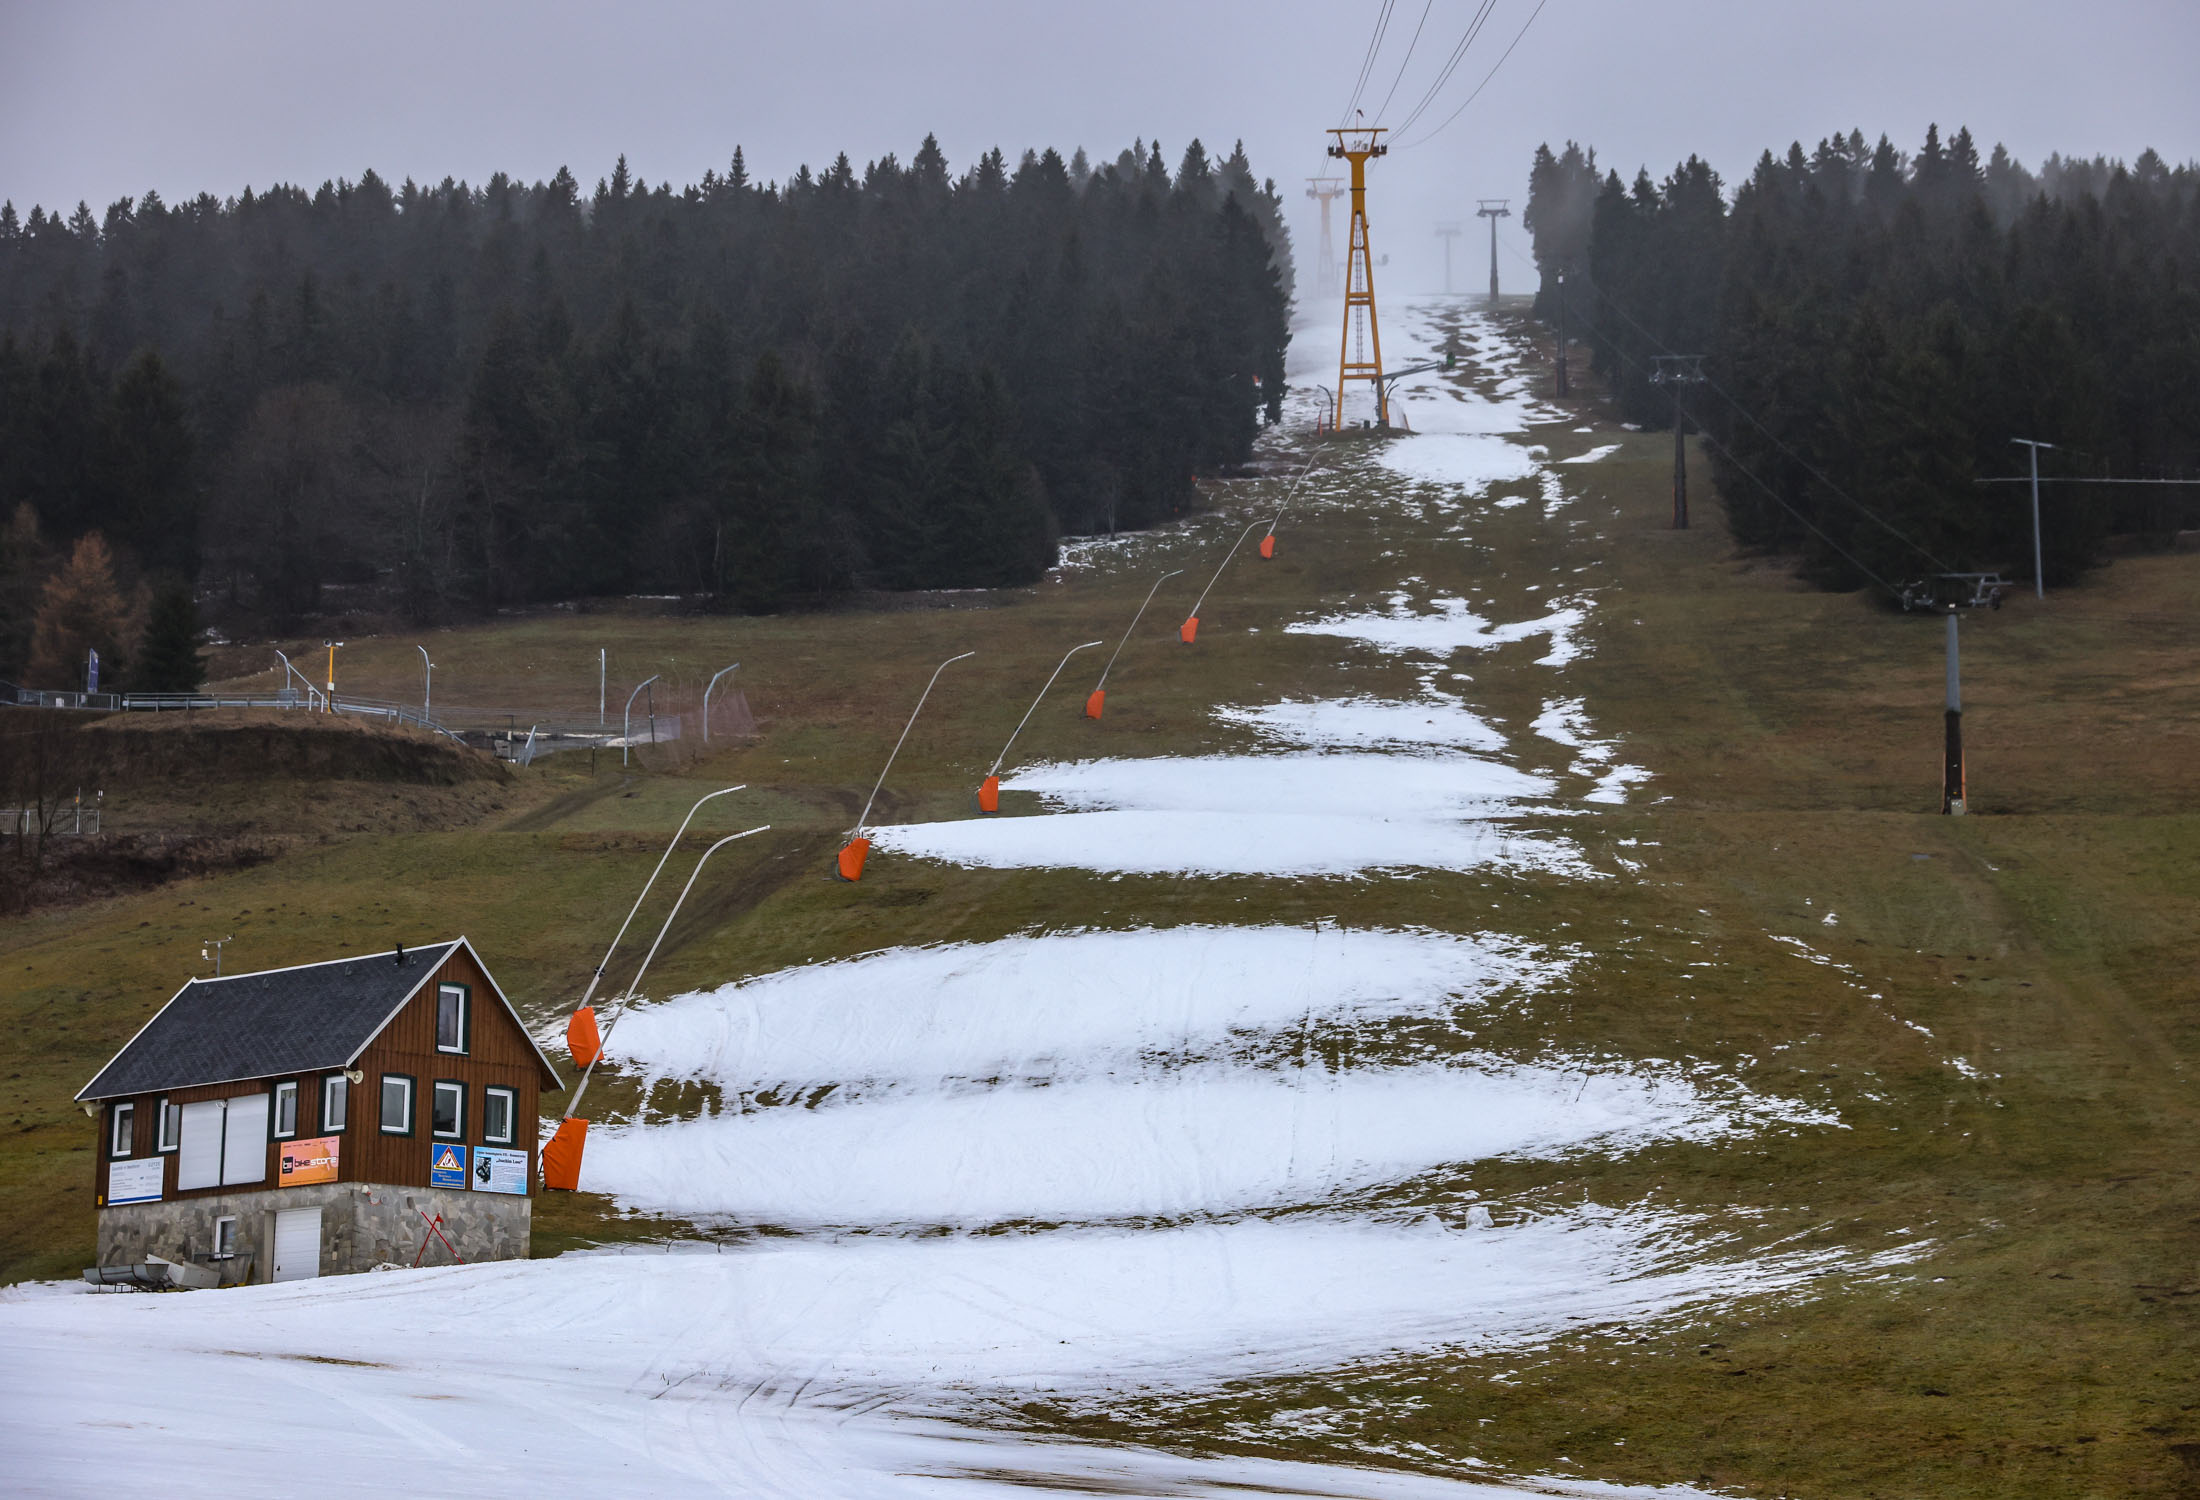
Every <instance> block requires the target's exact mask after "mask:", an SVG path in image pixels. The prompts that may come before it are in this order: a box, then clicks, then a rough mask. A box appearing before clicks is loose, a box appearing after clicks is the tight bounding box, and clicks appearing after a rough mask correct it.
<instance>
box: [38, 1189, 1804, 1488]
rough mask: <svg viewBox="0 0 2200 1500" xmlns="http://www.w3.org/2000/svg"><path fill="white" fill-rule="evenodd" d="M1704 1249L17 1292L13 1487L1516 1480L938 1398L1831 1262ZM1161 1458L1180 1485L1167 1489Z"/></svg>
mask: <svg viewBox="0 0 2200 1500" xmlns="http://www.w3.org/2000/svg"><path fill="white" fill-rule="evenodd" d="M1705 1248H1706V1245H1705V1242H1704V1241H1703V1240H1702V1239H1701V1237H1700V1236H1699V1235H1697V1234H1696V1233H1695V1232H1694V1231H1693V1230H1692V1229H1691V1227H1690V1226H1689V1225H1688V1224H1687V1223H1686V1221H1683V1220H1680V1219H1678V1218H1674V1217H1670V1216H1660V1215H1653V1214H1646V1213H1641V1212H1629V1213H1609V1212H1604V1211H1599V1210H1583V1211H1581V1212H1578V1213H1575V1214H1572V1215H1568V1216H1566V1217H1563V1218H1551V1219H1540V1220H1529V1221H1525V1222H1522V1223H1519V1224H1516V1225H1512V1226H1509V1227H1503V1228H1492V1229H1479V1230H1477V1229H1466V1230H1461V1229H1449V1228H1445V1227H1442V1226H1440V1225H1438V1224H1435V1223H1433V1222H1431V1221H1425V1220H1424V1221H1421V1222H1417V1223H1406V1224H1366V1223H1340V1222H1334V1221H1322V1222H1314V1223H1299V1224H1270V1223H1263V1222H1258V1221H1252V1222H1244V1223H1236V1224H1226V1225H1202V1226H1196V1227H1192V1228H1184V1229H1166V1230H1150V1231H1143V1232H1137V1233H1127V1234H1125V1233H1100V1232H1071V1233H1061V1234H1048V1235H989V1236H946V1237H935V1238H928V1239H923V1240H914V1241H910V1240H884V1239H878V1238H863V1237H858V1238H853V1239H844V1240H839V1241H832V1242H819V1241H801V1242H793V1243H784V1242H779V1243H774V1242H766V1243H765V1244H763V1245H758V1246H751V1247H747V1248H744V1249H741V1250H738V1251H735V1252H732V1253H727V1254H723V1255H720V1254H710V1253H693V1252H692V1251H689V1252H679V1253H671V1254H667V1253H663V1252H657V1253H641V1254H602V1255H592V1256H578V1257H566V1258H563V1259H560V1260H557V1261H550V1262H541V1261H537V1262H528V1261H516V1262H500V1263H491V1264H485V1265H481V1266H468V1267H454V1268H450V1269H444V1270H427V1271H402V1272H394V1273H386V1274H384V1275H379V1276H364V1277H346V1278H342V1279H341V1280H330V1281H324V1282H302V1283H291V1284H285V1285H280V1286H255V1287H248V1288H243V1289H239V1290H235V1291H229V1292H224V1293H222V1294H221V1295H220V1296H212V1295H207V1296H185V1297H128V1296H109V1297H97V1296H81V1297H51V1298H44V1299H36V1300H26V1301H20V1302H11V1303H8V1304H5V1305H0V1342H4V1343H5V1345H6V1347H7V1348H8V1349H9V1350H10V1353H11V1357H10V1358H9V1359H8V1360H6V1361H4V1362H0V1434H4V1435H5V1437H6V1439H7V1440H8V1443H9V1451H10V1454H11V1462H10V1472H11V1474H12V1476H13V1477H12V1478H11V1481H10V1489H11V1492H12V1493H15V1494H22V1495H54V1496H61V1495H67V1496H74V1495H79V1494H82V1493H85V1492H86V1490H87V1489H90V1488H98V1489H101V1490H106V1489H109V1488H113V1489H119V1490H127V1491H132V1492H134V1491H149V1492H150V1491H157V1492H158V1493H161V1494H164V1495H208V1496H213V1495H238V1494H246V1495H283V1494H290V1493H295V1491H296V1486H297V1479H296V1475H297V1468H296V1466H297V1463H298V1452H297V1449H296V1443H297V1440H298V1439H297V1426H296V1419H297V1413H298V1412H299V1411H300V1410H301V1409H303V1410H307V1411H312V1412H315V1413H318V1414H319V1415H320V1418H321V1420H318V1421H316V1423H315V1426H314V1442H315V1444H316V1449H315V1460H314V1468H315V1478H314V1481H313V1487H314V1488H316V1489H317V1490H320V1491H323V1492H327V1493H357V1494H368V1493H372V1494H385V1493H388V1491H389V1490H390V1488H391V1486H392V1481H391V1479H390V1469H389V1463H390V1456H391V1453H392V1451H393V1449H396V1448H402V1449H403V1450H404V1451H406V1452H408V1453H409V1454H411V1455H412V1456H413V1457H414V1458H415V1459H416V1460H418V1461H420V1462H425V1463H432V1464H433V1465H434V1473H435V1482H436V1487H437V1488H439V1489H450V1490H459V1491H469V1492H470V1491H475V1490H483V1489H487V1488H490V1487H492V1486H494V1487H496V1488H498V1489H502V1488H508V1487H509V1485H510V1484H511V1482H512V1481H513V1477H514V1476H515V1475H520V1474H528V1473H534V1474H542V1473H553V1474H555V1475H557V1476H558V1478H559V1479H560V1481H561V1482H562V1483H563V1484H565V1485H566V1486H568V1487H578V1488H581V1489H582V1490H583V1491H584V1492H590V1493H599V1494H616V1495H621V1496H659V1495H664V1496H671V1495H692V1494H730V1495H770V1496H788V1497H794V1496H800V1497H824V1500H831V1497H870V1496H889V1497H898V1496H945V1495H960V1494H968V1493H971V1492H972V1490H973V1488H998V1489H1000V1490H1002V1491H1004V1492H1018V1493H1021V1492H1024V1491H1025V1488H1026V1486H1027V1485H1028V1484H1033V1483H1039V1482H1040V1481H1042V1480H1044V1479H1045V1478H1046V1477H1047V1476H1079V1475H1087V1476H1092V1477H1093V1479H1094V1480H1098V1479H1099V1478H1100V1477H1101V1476H1104V1475H1108V1474H1111V1473H1112V1474H1120V1475H1123V1476H1125V1477H1126V1478H1127V1479H1128V1480H1129V1484H1128V1486H1127V1487H1125V1488H1122V1489H1120V1490H1119V1489H1117V1488H1116V1487H1114V1486H1112V1485H1102V1486H1100V1487H1102V1488H1105V1489H1106V1491H1107V1492H1109V1493H1119V1492H1120V1493H1130V1494H1140V1493H1143V1494H1163V1493H1166V1494H1182V1495H1216V1496H1219V1495H1223V1494H1242V1493H1244V1492H1245V1490H1246V1489H1247V1488H1249V1487H1251V1488H1258V1489H1259V1490H1260V1492H1262V1493H1276V1494H1284V1495H1289V1494H1295V1493H1304V1494H1309V1495H1324V1496H1366V1497H1370V1500H1374V1497H1379V1496H1400V1497H1404V1496H1428V1497H1437V1496H1453V1497H1460V1500H1465V1497H1469V1496H1490V1497H1496V1496H1502V1495H1516V1494H1517V1493H1518V1491H1517V1490H1511V1489H1502V1490H1501V1489H1489V1488H1484V1487H1479V1486H1472V1485H1466V1484H1461V1483H1459V1482H1457V1481H1446V1480H1440V1479H1433V1478H1425V1477H1421V1476H1413V1475H1383V1474H1379V1473H1374V1472H1369V1471H1359V1470H1352V1469H1336V1468H1330V1467H1326V1466H1314V1465H1303V1464H1280V1463H1265V1462H1261V1461H1257V1460H1244V1459H1215V1460H1190V1459H1177V1458H1171V1457H1168V1456H1166V1455H1161V1454H1156V1453H1150V1452H1142V1451H1140V1450H1136V1449H1128V1450H1126V1449H1120V1448H1097V1447H1088V1446H1085V1445H1078V1444H1071V1443H1048V1442H1044V1441H1032V1440H1028V1439H1023V1438H1018V1437H1014V1436H1009V1435H1004V1434H997V1433H990V1432H986V1431H983V1430H980V1429H975V1428H969V1427H960V1426H953V1425H949V1424H948V1423H946V1422H944V1421H940V1420H938V1419H939V1418H942V1417H945V1416H948V1415H952V1414H956V1413H968V1412H970V1411H972V1410H974V1409H980V1408H982V1407H983V1406H984V1405H986V1404H997V1403H1001V1402H1020V1401H1025V1400H1030V1399H1033V1398H1035V1397H1040V1396H1052V1397H1056V1398H1062V1399H1071V1400H1074V1399H1077V1398H1078V1397H1080V1396H1086V1395H1093V1396H1104V1395H1106V1394H1109V1393H1113V1392H1122V1391H1133V1392H1136V1391H1151V1392H1157V1393H1160V1392H1170V1391H1180V1390H1188V1389H1197V1388H1203V1387H1207V1386H1210V1385H1212V1384H1213V1383H1215V1382H1217V1381H1221V1380H1227V1379H1231V1378H1238V1377H1247V1376H1257V1375H1261V1374H1268V1373H1282V1372H1292V1371H1299V1370H1307V1369H1320V1368H1326V1367H1330V1366H1334V1365H1336V1364H1338V1363H1341V1362H1343V1361H1346V1360H1349V1359H1353V1358H1355V1357H1361V1356H1364V1355H1367V1354H1370V1353H1381V1354H1408V1353H1415V1352H1427V1351H1433V1350H1439V1349H1445V1348H1453V1347H1471V1348H1476V1349H1485V1350H1486V1349H1502V1348H1506V1347H1511V1346H1517V1345H1520V1344H1523V1343H1529V1342H1536V1341H1542V1340H1546V1339H1548V1338H1551V1337H1553V1336H1555V1335H1557V1334H1559V1333H1561V1332H1563V1331H1565V1330H1566V1329H1568V1328H1571V1327H1576V1326H1579V1325H1580V1324H1581V1323H1584V1322H1604V1321H1613V1320H1625V1321H1629V1322H1635V1321H1641V1320H1646V1319H1654V1318H1659V1317H1665V1316H1672V1315H1675V1314H1678V1313H1683V1312H1685V1311H1686V1310H1687V1309H1689V1308H1692V1307H1698V1306H1701V1305H1703V1304H1705V1303H1706V1302H1710V1301H1723V1300H1726V1299H1729V1298H1732V1297H1735V1296H1738V1295H1744V1294H1749V1293H1755V1292H1765V1291H1774V1290H1778V1289H1780V1288H1782V1287H1785V1286H1789V1285H1792V1284H1794V1282H1795V1281H1796V1280H1797V1279H1798V1278H1799V1277H1802V1276H1806V1275H1809V1274H1811V1273H1813V1272H1814V1271H1819V1270H1822V1269H1823V1268H1824V1265H1825V1261H1824V1258H1823V1257H1821V1258H1817V1259H1812V1258H1810V1257H1805V1256H1801V1255H1790V1256H1773V1257H1766V1258H1760V1259H1758V1260H1756V1261H1754V1262H1752V1263H1749V1264H1746V1265H1744V1264H1740V1263H1736V1262H1732V1261H1726V1260H1720V1259H1716V1258H1710V1259H1707V1258H1706V1257H1705V1255H1704V1253H1703V1252H1704V1250H1705ZM1310 1287H1320V1288H1322V1295H1321V1296H1319V1297H1309V1296H1308V1295H1307V1289H1308V1288H1310ZM459 1330H479V1331H480V1336H478V1337H473V1336H465V1337H461V1336H454V1331H459ZM492 1331H493V1332H492ZM240 1345H243V1346H247V1347H243V1348H240ZM439 1403H449V1404H447V1405H446V1404H439ZM1164 1474H1167V1475H1174V1476H1177V1478H1178V1482H1180V1483H1181V1486H1182V1487H1181V1488H1179V1487H1176V1484H1172V1485H1171V1486H1170V1487H1167V1488H1149V1487H1147V1486H1149V1485H1152V1484H1155V1483H1156V1482H1157V1481H1158V1480H1159V1479H1160V1478H1161V1477H1162V1476H1163V1475H1164ZM1041 1487H1046V1486H1045V1485H1043V1484H1042V1485H1041ZM1071 1487H1072V1488H1077V1489H1080V1490H1086V1489H1091V1488H1094V1485H1093V1484H1089V1483H1088V1484H1082V1485H1072V1486H1071ZM1581 1493H1585V1494H1586V1493H1599V1494H1614V1493H1622V1492H1620V1491H1615V1490H1610V1489H1606V1488H1604V1487H1602V1486H1590V1487H1586V1488H1584V1489H1583V1490H1582V1491H1581ZM1642 1493H1645V1494H1647V1493H1650V1492H1648V1491H1645V1492H1642ZM1656 1493H1657V1494H1659V1495H1672V1494H1674V1493H1675V1492H1674V1491H1672V1490H1665V1489H1661V1490H1659V1491H1656Z"/></svg>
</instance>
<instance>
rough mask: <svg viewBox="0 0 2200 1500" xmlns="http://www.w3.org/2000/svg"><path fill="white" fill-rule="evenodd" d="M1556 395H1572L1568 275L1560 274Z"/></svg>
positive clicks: (1561, 272)
mask: <svg viewBox="0 0 2200 1500" xmlns="http://www.w3.org/2000/svg"><path fill="white" fill-rule="evenodd" d="M1556 394H1558V395H1561V396H1565V395H1569V394H1571V393H1570V392H1569V391H1568V390H1567V387H1566V273H1565V271H1563V270H1561V271H1560V272H1559V273H1558V387H1557V392H1556Z"/></svg>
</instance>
